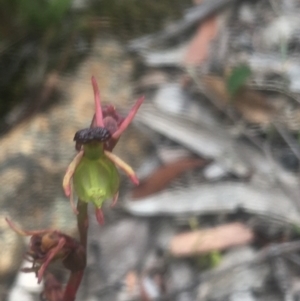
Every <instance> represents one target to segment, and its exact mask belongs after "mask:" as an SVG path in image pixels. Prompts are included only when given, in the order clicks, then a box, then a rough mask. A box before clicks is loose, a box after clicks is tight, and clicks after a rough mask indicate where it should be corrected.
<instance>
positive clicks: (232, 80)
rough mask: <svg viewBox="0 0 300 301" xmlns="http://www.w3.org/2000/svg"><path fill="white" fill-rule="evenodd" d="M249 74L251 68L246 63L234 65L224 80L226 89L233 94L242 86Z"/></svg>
mask: <svg viewBox="0 0 300 301" xmlns="http://www.w3.org/2000/svg"><path fill="white" fill-rule="evenodd" d="M250 75H251V69H250V68H249V67H248V66H247V65H240V66H237V67H235V68H234V69H233V70H232V72H231V74H230V76H229V77H228V79H227V82H226V88H227V91H228V92H229V94H230V95H231V96H234V95H235V94H236V93H237V92H238V91H239V89H240V88H242V87H243V86H244V84H245V82H246V81H247V79H248V78H249V76H250Z"/></svg>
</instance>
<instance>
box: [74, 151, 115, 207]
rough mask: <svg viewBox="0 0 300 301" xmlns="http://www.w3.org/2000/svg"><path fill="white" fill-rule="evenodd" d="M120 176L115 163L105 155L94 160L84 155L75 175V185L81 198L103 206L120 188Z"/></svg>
mask: <svg viewBox="0 0 300 301" xmlns="http://www.w3.org/2000/svg"><path fill="white" fill-rule="evenodd" d="M119 184H120V177H119V173H118V170H117V168H116V166H115V165H114V163H112V162H111V161H110V160H109V159H108V158H107V157H105V155H102V156H100V157H99V158H98V159H96V160H93V159H90V158H88V157H87V156H86V155H84V156H83V158H82V159H81V161H80V163H79V165H78V166H77V168H76V170H75V172H74V175H73V185H74V189H75V192H76V194H77V196H78V198H79V199H81V200H82V201H84V202H87V203H88V202H92V203H93V204H94V205H95V206H96V207H97V208H101V206H102V204H103V202H104V201H106V200H108V199H111V198H112V197H113V196H114V195H115V194H116V193H117V192H118V190H119Z"/></svg>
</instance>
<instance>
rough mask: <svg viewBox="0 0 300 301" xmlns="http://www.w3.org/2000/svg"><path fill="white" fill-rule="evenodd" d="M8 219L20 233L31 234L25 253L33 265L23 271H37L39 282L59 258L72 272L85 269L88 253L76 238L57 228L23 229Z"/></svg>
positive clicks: (10, 224)
mask: <svg viewBox="0 0 300 301" xmlns="http://www.w3.org/2000/svg"><path fill="white" fill-rule="evenodd" d="M6 221H7V223H8V224H9V226H10V227H11V228H12V229H13V230H14V231H15V232H17V233H18V234H21V235H23V236H31V238H30V243H29V250H28V251H27V253H26V254H25V258H26V259H27V260H28V261H30V262H32V267H31V268H24V269H23V271H24V272H35V273H36V275H37V278H38V283H40V282H41V281H42V278H43V276H44V275H45V272H46V270H47V268H48V266H49V264H50V263H51V262H52V261H55V260H58V259H60V260H61V261H62V263H63V265H64V267H65V268H66V269H68V270H69V271H71V272H76V271H80V270H83V269H84V267H85V262H86V253H85V250H84V248H83V247H82V245H81V244H80V243H79V242H77V241H76V240H75V239H74V238H72V237H70V236H68V235H66V234H63V233H61V232H59V231H55V230H40V231H26V230H21V229H18V228H17V227H16V226H15V225H14V224H13V223H12V221H10V220H9V219H6Z"/></svg>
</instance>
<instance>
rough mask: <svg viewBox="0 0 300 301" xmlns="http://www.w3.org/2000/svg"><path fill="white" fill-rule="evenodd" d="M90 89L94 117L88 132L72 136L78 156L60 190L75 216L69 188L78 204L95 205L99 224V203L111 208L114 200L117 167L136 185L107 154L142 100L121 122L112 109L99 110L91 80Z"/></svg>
mask: <svg viewBox="0 0 300 301" xmlns="http://www.w3.org/2000/svg"><path fill="white" fill-rule="evenodd" d="M92 85H93V90H94V101H95V115H94V117H93V120H92V123H91V126H90V128H87V129H83V130H80V131H78V132H77V133H76V134H75V137H74V141H75V142H76V146H75V148H76V150H77V151H78V153H77V155H76V156H75V158H74V159H73V161H72V162H71V164H70V165H69V167H68V169H67V171H66V174H65V176H64V179H63V189H64V192H65V195H66V196H67V197H69V198H70V202H71V206H72V208H73V211H74V213H75V214H77V213H78V211H77V209H76V207H75V204H74V200H73V193H72V186H74V190H75V192H76V194H77V196H78V198H79V199H80V200H81V201H83V202H87V203H89V202H92V203H93V204H94V205H95V208H96V218H97V221H98V222H99V224H103V222H104V217H103V212H102V209H101V207H102V204H103V202H104V201H106V200H108V199H113V201H112V206H113V205H115V204H116V202H117V199H118V192H119V183H120V178H119V173H118V170H117V167H118V168H120V169H122V170H123V171H124V172H125V173H126V174H127V175H128V177H129V178H130V179H131V181H132V182H133V183H134V184H135V185H138V184H139V181H138V179H137V177H136V175H135V173H134V171H133V170H132V168H131V167H130V166H129V165H128V164H127V163H125V162H124V161H123V160H121V159H120V158H119V157H117V156H116V155H114V154H113V153H111V151H112V149H113V148H114V147H115V145H116V143H117V142H118V140H119V138H120V136H121V134H122V133H123V132H124V131H125V130H126V128H127V127H128V125H129V124H130V123H131V121H132V120H133V118H134V116H135V114H136V113H137V111H138V109H139V107H140V106H141V104H142V103H143V100H144V97H141V98H139V99H138V100H137V102H136V103H135V105H134V106H133V107H132V109H131V110H130V112H129V114H128V115H127V117H125V118H123V117H121V116H120V115H119V114H118V113H117V111H116V109H115V107H114V106H112V105H108V106H106V107H103V108H102V107H101V102H100V93H99V89H98V85H97V82H96V80H95V78H94V77H92Z"/></svg>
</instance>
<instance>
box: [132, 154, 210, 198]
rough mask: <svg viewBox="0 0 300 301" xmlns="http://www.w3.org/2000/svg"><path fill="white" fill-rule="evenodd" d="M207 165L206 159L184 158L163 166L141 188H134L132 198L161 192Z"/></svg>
mask: <svg viewBox="0 0 300 301" xmlns="http://www.w3.org/2000/svg"><path fill="white" fill-rule="evenodd" d="M207 163H208V161H207V160H204V159H192V158H184V159H181V160H178V161H176V162H172V163H170V164H166V165H164V166H161V167H159V168H158V169H156V170H155V171H154V172H153V173H152V174H151V175H150V176H149V177H148V178H146V179H145V180H143V181H141V183H140V185H139V186H137V187H134V188H133V190H132V198H133V199H139V198H143V197H146V196H148V195H151V194H153V193H156V192H159V191H161V190H163V189H164V188H165V187H166V186H167V185H168V184H169V183H170V182H171V181H172V180H173V179H175V178H176V177H178V176H179V175H180V174H182V173H183V172H185V171H187V170H189V169H192V168H195V167H204V166H205V165H206V164H207Z"/></svg>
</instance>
